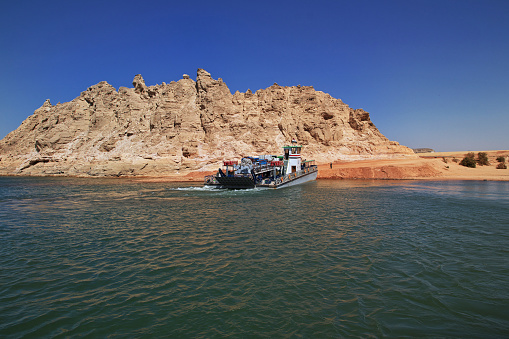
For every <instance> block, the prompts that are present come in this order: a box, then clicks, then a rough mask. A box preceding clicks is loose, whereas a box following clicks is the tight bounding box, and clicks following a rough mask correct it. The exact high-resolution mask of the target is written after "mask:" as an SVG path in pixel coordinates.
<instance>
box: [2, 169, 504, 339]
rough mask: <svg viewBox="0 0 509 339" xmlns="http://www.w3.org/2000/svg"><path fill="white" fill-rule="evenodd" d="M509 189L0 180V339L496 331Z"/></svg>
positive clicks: (499, 330)
mask: <svg viewBox="0 0 509 339" xmlns="http://www.w3.org/2000/svg"><path fill="white" fill-rule="evenodd" d="M508 192H509V185H508V183H504V182H498V183H495V182H461V181H458V182H418V181H333V180H330V181H327V180H320V181H317V182H313V183H309V184H305V185H300V186H295V187H288V188H285V189H281V190H261V189H254V190H241V191H225V190H216V189H209V188H203V187H198V186H195V185H192V184H182V183H165V184H155V183H143V184H142V183H132V182H131V183H129V182H126V181H122V180H102V179H99V180H90V179H62V178H0V218H1V220H2V223H1V226H0V267H2V270H1V272H0V286H1V287H0V314H2V322H1V323H0V336H2V337H5V336H13V337H20V336H25V335H30V336H36V337H41V336H57V335H64V336H76V335H79V336H84V335H91V336H109V335H119V336H180V337H182V336H183V337H211V336H221V337H222V336H233V337H242V336H266V337H268V336H277V337H281V336H283V337H292V336H304V337H338V336H339V337H345V336H349V337H350V336H355V337H366V336H412V337H413V336H422V335H423V333H426V335H427V336H431V337H436V336H439V337H450V336H454V337H463V336H468V337H486V336H488V337H496V336H498V337H501V336H504V335H505V334H506V333H507V329H508V328H509V321H508V320H507V317H506V315H505V313H506V308H507V305H508V304H509V292H508V290H507V288H506V286H508V283H509V268H508V266H507V262H508V259H509V251H508V250H507V248H509V247H508V245H509V239H508V237H509V236H508V234H509V233H508V228H509V223H508V222H507V221H508V220H509V212H508V211H509V209H508V207H509V195H508V194H507V193H508Z"/></svg>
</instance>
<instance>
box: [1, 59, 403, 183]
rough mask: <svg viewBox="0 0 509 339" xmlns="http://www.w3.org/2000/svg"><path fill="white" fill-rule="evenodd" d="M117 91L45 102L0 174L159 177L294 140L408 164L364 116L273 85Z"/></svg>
mask: <svg viewBox="0 0 509 339" xmlns="http://www.w3.org/2000/svg"><path fill="white" fill-rule="evenodd" d="M133 86H134V88H125V87H120V88H119V90H118V91H117V90H116V89H115V88H114V87H112V86H111V85H109V84H108V83H107V82H100V83H99V84H97V85H94V86H92V87H90V88H88V89H87V90H86V91H84V92H82V93H81V95H80V96H79V97H77V98H75V99H74V100H72V101H70V102H67V103H63V104H60V103H59V104H57V105H52V104H51V103H50V101H49V100H46V102H45V103H44V104H43V105H42V107H40V108H39V109H37V110H36V111H35V112H34V113H33V114H32V115H31V116H29V117H28V118H27V119H26V120H25V121H24V122H23V123H22V124H21V126H19V127H18V128H17V129H16V130H15V131H13V132H11V133H9V134H8V135H7V136H6V137H5V138H4V139H2V140H1V141H0V174H3V175H8V174H22V175H79V176H108V175H114V176H120V175H166V174H175V173H185V172H189V171H192V170H200V169H203V170H211V169H214V168H217V167H218V166H219V164H220V162H221V161H222V160H223V159H237V158H239V157H241V156H244V155H256V154H280V153H281V147H282V146H283V145H285V144H288V143H289V142H290V141H291V139H292V138H295V139H297V140H298V141H299V143H301V144H303V145H305V148H304V151H303V154H304V156H305V157H306V158H308V159H310V158H313V159H315V160H317V161H318V162H330V161H335V160H339V159H343V160H345V159H360V158H373V157H377V158H387V157H394V156H412V154H413V152H412V150H410V149H409V148H407V147H405V146H401V145H399V144H398V143H397V142H394V141H389V140H388V139H387V138H385V137H384V136H383V135H382V134H381V133H380V132H379V131H378V129H377V128H376V127H375V126H374V124H373V123H372V122H371V120H370V117H369V113H367V112H365V111H363V110H362V109H356V110H354V109H352V108H350V107H348V105H346V104H344V103H343V102H342V101H341V100H339V99H334V98H332V97H331V96H330V95H328V94H326V93H323V92H320V91H315V90H314V89H313V87H304V86H293V87H282V86H278V85H277V84H274V85H272V86H270V87H268V88H266V89H260V90H258V91H256V93H252V92H251V91H250V90H248V91H247V92H246V93H240V92H236V93H235V94H233V95H232V94H231V92H230V90H229V89H228V87H227V86H226V84H225V83H224V82H223V81H222V80H221V79H218V80H214V79H213V78H212V77H211V75H210V74H209V73H208V72H206V71H205V70H203V69H199V70H198V72H197V77H196V81H194V80H192V79H190V78H189V76H187V75H184V76H183V79H181V80H179V81H177V82H174V81H172V82H171V83H169V84H165V83H163V84H162V85H155V86H146V84H145V82H144V80H143V78H142V76H141V75H136V76H135V78H134V80H133Z"/></svg>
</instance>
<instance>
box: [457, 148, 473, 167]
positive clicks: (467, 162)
mask: <svg viewBox="0 0 509 339" xmlns="http://www.w3.org/2000/svg"><path fill="white" fill-rule="evenodd" d="M474 157H475V154H474V153H473V152H471V153H468V154H467V155H466V156H465V157H464V158H463V160H461V161H460V165H461V166H465V167H472V168H476V167H477V163H476V162H475V159H474Z"/></svg>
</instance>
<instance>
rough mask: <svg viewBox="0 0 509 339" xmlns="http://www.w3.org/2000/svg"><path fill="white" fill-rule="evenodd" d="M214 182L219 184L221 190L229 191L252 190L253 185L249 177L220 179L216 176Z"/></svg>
mask: <svg viewBox="0 0 509 339" xmlns="http://www.w3.org/2000/svg"><path fill="white" fill-rule="evenodd" d="M216 180H217V181H218V182H219V184H221V187H222V188H231V189H246V188H254V187H255V183H254V181H253V179H252V178H250V177H220V176H217V177H216Z"/></svg>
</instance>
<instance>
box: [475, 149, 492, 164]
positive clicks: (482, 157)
mask: <svg viewBox="0 0 509 339" xmlns="http://www.w3.org/2000/svg"><path fill="white" fill-rule="evenodd" d="M477 159H478V160H477V162H478V163H479V165H481V166H488V165H489V164H490V162H489V161H488V153H486V152H479V153H477Z"/></svg>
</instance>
